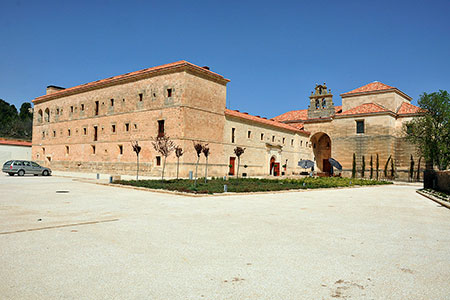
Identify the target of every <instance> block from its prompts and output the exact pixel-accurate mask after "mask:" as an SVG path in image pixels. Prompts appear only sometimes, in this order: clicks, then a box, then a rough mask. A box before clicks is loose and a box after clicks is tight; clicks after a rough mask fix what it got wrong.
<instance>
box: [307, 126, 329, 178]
mask: <svg viewBox="0 0 450 300" xmlns="http://www.w3.org/2000/svg"><path fill="white" fill-rule="evenodd" d="M311 143H312V147H313V152H314V157H315V160H316V164H317V168H318V169H319V170H320V171H321V172H324V173H330V172H331V165H330V162H329V161H328V159H329V158H331V139H330V137H329V136H328V134H326V133H324V132H318V133H316V134H314V135H313V136H312V137H311Z"/></svg>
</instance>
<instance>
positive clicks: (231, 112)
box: [225, 109, 310, 135]
mask: <svg viewBox="0 0 450 300" xmlns="http://www.w3.org/2000/svg"><path fill="white" fill-rule="evenodd" d="M225 115H228V116H232V117H237V118H241V119H246V120H249V121H253V122H258V123H261V124H265V125H270V126H274V127H278V128H283V129H286V130H290V131H295V132H298V133H302V134H306V135H309V134H310V133H309V132H308V131H305V130H301V129H299V128H297V127H294V126H290V125H288V124H284V123H281V122H278V121H275V120H268V119H264V118H261V117H257V116H252V115H249V114H244V113H241V112H239V111H236V110H231V109H225Z"/></svg>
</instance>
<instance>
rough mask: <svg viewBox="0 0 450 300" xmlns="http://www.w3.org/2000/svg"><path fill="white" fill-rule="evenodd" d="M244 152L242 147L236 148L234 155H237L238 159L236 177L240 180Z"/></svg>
mask: <svg viewBox="0 0 450 300" xmlns="http://www.w3.org/2000/svg"><path fill="white" fill-rule="evenodd" d="M244 152H245V148H242V147H236V148H234V154H236V156H237V158H238V167H237V176H236V178H239V166H240V164H241V155H242V154H244Z"/></svg>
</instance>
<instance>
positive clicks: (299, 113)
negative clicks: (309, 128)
mask: <svg viewBox="0 0 450 300" xmlns="http://www.w3.org/2000/svg"><path fill="white" fill-rule="evenodd" d="M334 111H335V112H336V114H339V113H340V112H341V111H342V105H339V106H335V107H334ZM273 119H274V120H275V121H278V122H286V121H294V120H307V119H308V110H307V109H301V110H291V111H288V112H287V113H284V114H282V115H279V116H276V117H274V118H273Z"/></svg>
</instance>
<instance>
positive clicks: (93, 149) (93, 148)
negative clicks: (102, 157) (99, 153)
mask: <svg viewBox="0 0 450 300" xmlns="http://www.w3.org/2000/svg"><path fill="white" fill-rule="evenodd" d="M91 147H92V154H95V145H91Z"/></svg>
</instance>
